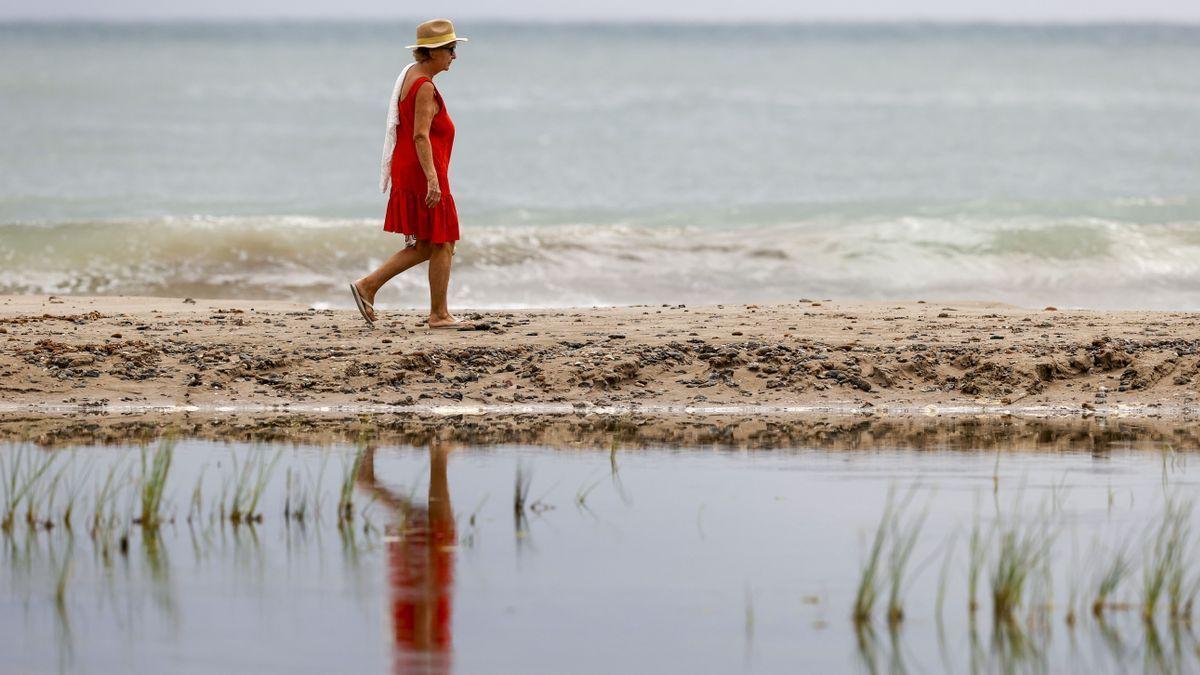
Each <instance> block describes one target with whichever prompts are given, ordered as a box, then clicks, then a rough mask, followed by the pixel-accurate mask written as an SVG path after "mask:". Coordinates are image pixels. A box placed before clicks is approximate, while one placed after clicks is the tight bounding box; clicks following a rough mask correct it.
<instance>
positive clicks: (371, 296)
mask: <svg viewBox="0 0 1200 675" xmlns="http://www.w3.org/2000/svg"><path fill="white" fill-rule="evenodd" d="M432 252H433V249H432V247H431V246H430V245H429V243H428V242H423V241H418V242H417V245H416V246H409V247H407V248H405V249H403V250H400V251H397V252H396V253H394V254H392V257H390V258H388V259H387V260H385V261H384V262H383V264H382V265H380V266H379V269H377V270H375V271H374V272H371V273H370V274H368V275H367V276H365V277H363V278H361V279H359V280H358V281H356V282H354V285H355V286H357V287H358V292H359V293H360V294H361V295H362V297H363V300H366V301H367V302H368V303H370V304H372V305H374V304H375V294H376V293H378V292H379V289H380V288H383V285H384V284H386V283H387V282H388V281H390V280H391V279H392V277H394V276H396V275H397V274H400V273H401V272H403V271H404V270H406V269H408V268H410V267H412V266H414V265H419V264H421V263H423V262H425V261H426V260H429V255H430V253H432ZM368 312H369V313H370V315H371V320H372V321H374V320H375V313H374V312H371V311H370V310H368Z"/></svg>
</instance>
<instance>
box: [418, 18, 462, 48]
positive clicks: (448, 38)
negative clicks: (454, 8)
mask: <svg viewBox="0 0 1200 675" xmlns="http://www.w3.org/2000/svg"><path fill="white" fill-rule="evenodd" d="M467 41H468V40H467V38H465V37H458V36H457V35H455V34H454V24H453V23H451V21H450V19H434V20H432V21H426V22H425V23H423V24H421V25H420V26H417V44H415V45H409V46H407V47H405V49H416V48H417V47H426V48H428V49H434V48H436V47H444V46H446V45H448V44H450V43H451V42H467Z"/></svg>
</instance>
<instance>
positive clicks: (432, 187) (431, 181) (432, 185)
mask: <svg viewBox="0 0 1200 675" xmlns="http://www.w3.org/2000/svg"><path fill="white" fill-rule="evenodd" d="M415 108H416V115H415V117H416V119H415V120H414V121H413V127H414V129H413V143H415V144H416V146H417V159H418V160H420V162H421V170H422V171H424V172H425V184H426V186H427V188H426V191H425V206H428V207H430V208H432V207H434V206H437V203H438V202H440V201H442V187H441V185H440V184H439V183H438V177H437V169H436V168H434V166H433V145H432V144H431V143H430V142H429V127H430V125H432V124H433V118H434V116H435V115H437V114H438V103H437V99H436V98H434V96H433V83H432V82H426V83H424V84H422V85H421V88H420V89H417V102H416V106H415Z"/></svg>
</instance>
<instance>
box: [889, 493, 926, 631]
mask: <svg viewBox="0 0 1200 675" xmlns="http://www.w3.org/2000/svg"><path fill="white" fill-rule="evenodd" d="M910 497H911V495H910ZM906 504H907V500H906V501H905V504H902V505H901V507H900V508H899V509H897V510H896V516H895V518H893V520H892V526H891V536H890V539H891V546H890V547H889V548H888V608H887V618H888V623H889V624H897V623H899V622H901V621H903V620H904V604H903V595H904V585H905V583H906V582H908V581H909V578H908V565H909V562H910V561H911V559H912V554H913V550H914V549H915V548H916V546H917V537H918V536H919V535H920V534H921V527H922V526H923V525H924V524H925V517H926V516H927V515H928V513H929V511H928V509H926V510H925V511H923V512H921V513H920V514H918V515H916V516H914V517H913V518H911V519H909V520H908V521H907V522H905V521H904V520H903V519H902V516H903V512H904V506H905V505H906Z"/></svg>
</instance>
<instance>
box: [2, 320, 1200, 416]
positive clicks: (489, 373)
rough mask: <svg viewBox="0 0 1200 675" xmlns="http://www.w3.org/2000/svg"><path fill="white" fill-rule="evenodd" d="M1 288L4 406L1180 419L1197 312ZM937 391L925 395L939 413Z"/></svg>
mask: <svg viewBox="0 0 1200 675" xmlns="http://www.w3.org/2000/svg"><path fill="white" fill-rule="evenodd" d="M381 315H382V316H381V319H382V320H381V321H380V322H379V323H378V324H377V328H376V329H375V330H370V329H368V328H367V327H366V325H365V324H364V323H363V322H362V321H361V319H359V317H358V316H357V313H355V312H352V311H345V310H315V309H311V308H308V307H304V306H302V305H298V304H289V303H280V302H268V301H244V300H239V301H229V300H220V301H210V300H193V299H190V298H186V299H185V298H135V297H68V296H62V297H55V296H3V297H0V401H2V403H3V405H4V406H5V411H6V412H9V413H12V412H20V411H23V410H35V409H39V408H45V407H47V406H64V405H65V406H68V407H80V408H84V409H87V408H101V409H103V408H104V407H105V406H108V407H113V406H118V407H125V408H128V407H134V408H137V407H141V406H147V407H149V406H198V407H200V408H206V407H215V406H228V405H233V406H243V407H247V406H248V407H257V406H283V405H296V406H314V405H322V406H324V405H328V406H361V407H370V406H398V407H401V408H408V407H413V406H415V407H417V408H424V407H431V406H446V405H452V406H484V407H492V408H490V409H493V410H503V409H504V408H505V407H506V406H507V407H519V406H537V405H558V406H572V407H574V408H578V409H583V410H587V409H589V408H591V407H594V406H600V407H603V406H609V407H612V406H616V407H622V406H629V407H632V408H636V409H644V408H647V409H654V408H656V407H657V408H662V407H672V406H676V407H677V406H690V407H694V408H700V409H713V408H720V407H725V406H739V407H742V406H751V407H758V408H762V407H767V408H771V407H779V408H796V409H820V410H824V411H855V412H862V411H868V412H872V413H876V414H893V415H897V414H925V413H929V412H930V411H931V410H932V411H934V412H953V411H955V410H964V409H986V410H988V411H994V410H1000V411H1002V412H1003V411H1009V412H1028V413H1051V414H1075V415H1090V414H1106V413H1119V414H1122V415H1125V416H1166V417H1184V416H1187V415H1188V414H1189V412H1190V409H1191V408H1192V406H1194V404H1195V401H1196V397H1197V393H1198V387H1200V379H1198V377H1197V376H1198V371H1200V355H1198V354H1197V348H1198V347H1200V326H1198V325H1197V317H1196V315H1195V314H1191V313H1184V312H1147V311H1135V312H1097V311H1083V310H1059V309H1053V308H1044V309H1036V310H1035V309H1026V308H1019V307H1014V306H1010V305H1003V304H987V303H971V302H944V301H928V302H926V301H914V302H905V303H896V302H887V303H862V302H843V301H837V300H828V299H807V298H806V299H799V300H798V301H796V302H793V303H788V304H775V305H739V306H733V305H725V306H712V307H695V306H683V305H674V306H666V305H663V306H633V307H622V308H591V309H553V310H512V311H504V310H487V311H460V312H459V316H460V318H462V319H463V320H464V321H465V322H466V325H465V326H464V327H463V328H464V329H463V330H451V331H430V330H428V329H426V328H425V327H424V325H423V318H424V317H423V315H422V314H421V313H420V312H415V311H394V310H393V311H389V310H383V311H382V312H381ZM931 407H932V408H931Z"/></svg>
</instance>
